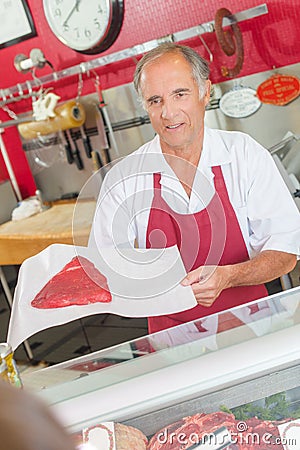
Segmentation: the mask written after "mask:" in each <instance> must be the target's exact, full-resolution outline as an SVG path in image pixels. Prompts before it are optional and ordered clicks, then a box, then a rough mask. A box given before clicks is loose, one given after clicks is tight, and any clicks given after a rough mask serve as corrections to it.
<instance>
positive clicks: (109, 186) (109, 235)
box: [88, 167, 136, 248]
mask: <svg viewBox="0 0 300 450" xmlns="http://www.w3.org/2000/svg"><path fill="white" fill-rule="evenodd" d="M135 235H136V232H135V229H134V224H133V223H132V221H131V219H130V210H129V208H128V205H127V199H126V189H125V181H124V179H122V176H121V174H120V173H119V172H118V169H117V168H116V167H115V168H114V169H111V171H110V172H108V174H107V175H106V177H105V179H104V181H103V184H102V187H101V190H100V194H99V198H98V201H97V205H96V210H95V214H94V218H93V223H92V229H91V233H90V237H89V243H88V245H89V246H96V247H97V248H105V247H106V248H107V247H133V246H134V241H135Z"/></svg>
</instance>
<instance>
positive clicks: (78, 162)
mask: <svg viewBox="0 0 300 450" xmlns="http://www.w3.org/2000/svg"><path fill="white" fill-rule="evenodd" d="M73 142H74V147H75V151H74V153H73V158H74V162H75V164H76V167H77V169H78V170H83V169H84V165H83V162H82V159H81V155H80V152H79V148H78V146H77V142H76V141H75V140H74V141H73Z"/></svg>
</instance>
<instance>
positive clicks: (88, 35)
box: [84, 28, 92, 38]
mask: <svg viewBox="0 0 300 450" xmlns="http://www.w3.org/2000/svg"><path fill="white" fill-rule="evenodd" d="M84 35H85V37H87V38H90V37H91V35H92V33H91V30H89V29H88V28H86V29H85V30H84Z"/></svg>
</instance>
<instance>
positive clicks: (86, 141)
mask: <svg viewBox="0 0 300 450" xmlns="http://www.w3.org/2000/svg"><path fill="white" fill-rule="evenodd" d="M82 142H83V146H84V150H85V153H86V156H87V157H88V158H91V157H92V150H93V149H92V146H91V140H90V138H89V136H85V138H82Z"/></svg>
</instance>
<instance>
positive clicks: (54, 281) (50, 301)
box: [31, 256, 112, 309]
mask: <svg viewBox="0 0 300 450" xmlns="http://www.w3.org/2000/svg"><path fill="white" fill-rule="evenodd" d="M111 300H112V297H111V293H110V291H109V288H108V285H107V280H106V278H105V276H104V275H102V274H101V273H100V272H99V270H98V269H96V267H95V266H94V264H93V263H92V262H91V261H89V260H88V259H86V258H84V257H83V256H76V257H74V258H73V259H72V261H70V262H69V263H68V264H66V265H65V266H64V267H63V269H62V270H61V271H60V272H59V273H57V274H56V275H54V277H53V278H51V280H50V281H49V282H48V283H47V284H46V285H45V286H44V287H43V288H42V290H41V291H40V292H39V293H38V294H37V295H36V296H35V298H34V299H33V300H32V302H31V305H32V306H33V307H35V308H41V309H48V308H63V307H65V306H71V305H89V304H91V303H98V302H100V303H108V302H111Z"/></svg>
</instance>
